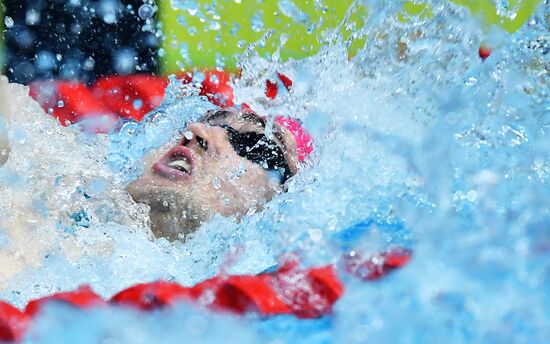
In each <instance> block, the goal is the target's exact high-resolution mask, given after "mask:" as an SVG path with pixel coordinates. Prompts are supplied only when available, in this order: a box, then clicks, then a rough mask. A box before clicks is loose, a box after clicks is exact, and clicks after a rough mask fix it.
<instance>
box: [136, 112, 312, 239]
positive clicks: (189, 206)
mask: <svg viewBox="0 0 550 344" xmlns="http://www.w3.org/2000/svg"><path fill="white" fill-rule="evenodd" d="M265 126H266V121H265V119H263V118H261V117H260V116H258V115H257V114H255V113H254V112H253V111H250V110H236V109H221V110H216V111H209V112H208V113H206V115H205V116H204V118H203V120H201V121H199V122H194V123H191V124H189V125H188V127H187V128H186V131H185V132H184V134H183V136H182V138H181V140H180V141H179V142H178V143H177V144H176V145H173V146H172V147H169V148H164V149H161V150H160V151H159V152H156V153H155V154H153V155H151V156H150V157H149V158H147V159H146V161H145V166H144V173H143V175H142V176H141V177H140V178H139V179H137V180H136V181H135V182H133V183H132V184H130V185H129V186H128V192H129V193H130V194H131V195H132V197H133V198H134V200H135V201H137V202H142V203H145V204H148V205H149V206H150V207H151V211H150V218H151V227H152V230H153V232H154V234H155V235H156V236H157V237H167V238H169V239H177V238H180V237H182V235H183V236H184V235H186V234H188V233H191V232H192V231H194V230H195V229H196V228H197V227H199V226H200V224H201V223H202V222H204V221H207V220H209V219H210V218H211V217H212V216H213V215H214V214H220V215H222V216H233V217H236V218H240V217H241V216H243V215H245V214H247V213H248V212H250V211H251V210H260V209H262V207H263V206H264V204H265V203H266V202H267V201H269V200H270V199H271V198H273V196H274V195H275V194H277V193H280V192H282V191H283V190H284V183H285V182H286V180H287V179H288V178H290V177H291V176H293V175H294V174H295V173H296V172H297V169H298V164H299V161H301V160H303V158H304V156H305V155H304V149H305V151H307V153H309V152H310V151H311V149H310V147H309V145H310V142H308V144H307V147H304V137H303V135H306V136H307V134H306V133H305V132H303V130H302V129H301V128H299V125H298V124H297V123H296V122H294V121H291V120H284V119H282V118H278V119H277V120H276V121H275V123H274V126H273V130H272V135H265ZM300 135H302V136H300Z"/></svg>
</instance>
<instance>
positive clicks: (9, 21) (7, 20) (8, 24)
mask: <svg viewBox="0 0 550 344" xmlns="http://www.w3.org/2000/svg"><path fill="white" fill-rule="evenodd" d="M4 24H6V27H7V28H8V29H11V28H12V27H13V24H14V21H13V18H12V17H10V16H6V17H5V18H4Z"/></svg>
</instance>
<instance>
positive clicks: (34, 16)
mask: <svg viewBox="0 0 550 344" xmlns="http://www.w3.org/2000/svg"><path fill="white" fill-rule="evenodd" d="M38 23H40V12H39V11H37V10H35V9H30V10H28V11H27V15H26V16H25V24H27V25H29V26H32V25H36V24H38Z"/></svg>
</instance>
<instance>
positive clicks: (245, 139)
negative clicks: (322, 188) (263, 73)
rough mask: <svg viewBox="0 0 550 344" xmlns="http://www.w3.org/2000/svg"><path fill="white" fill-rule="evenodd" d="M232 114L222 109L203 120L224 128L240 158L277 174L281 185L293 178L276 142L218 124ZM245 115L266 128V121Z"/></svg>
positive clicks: (257, 134)
mask: <svg viewBox="0 0 550 344" xmlns="http://www.w3.org/2000/svg"><path fill="white" fill-rule="evenodd" d="M230 113H231V112H230V111H228V110H225V109H221V110H218V111H215V112H213V113H211V114H209V115H208V116H207V117H206V118H205V119H203V120H204V121H205V122H206V123H208V124H210V125H213V126H218V127H220V128H223V129H224V130H225V131H226V132H227V137H228V139H229V143H230V144H231V146H232V147H233V149H234V150H235V152H236V153H237V154H238V155H239V156H241V157H243V158H245V159H247V160H249V161H251V162H253V163H256V164H258V165H260V166H261V167H262V168H264V169H265V170H267V171H275V172H277V173H278V174H279V177H280V182H281V184H282V183H284V182H286V181H287V180H288V179H289V178H290V177H292V171H291V170H290V167H289V166H288V163H287V162H286V160H285V155H284V153H283V151H282V150H281V147H280V146H279V145H278V144H277V143H276V142H275V141H273V140H271V139H269V138H268V137H267V136H266V135H265V134H261V133H257V132H253V131H247V132H239V131H238V130H236V129H235V128H233V127H230V126H229V125H226V124H223V123H216V122H217V121H216V119H218V118H220V117H221V118H223V117H226V116H228V115H229V114H230ZM244 115H246V116H247V117H248V118H249V119H250V120H252V121H255V122H257V124H259V125H260V126H262V127H265V121H264V120H263V119H262V118H260V117H257V116H255V115H254V116H252V115H251V114H244ZM199 144H201V145H206V142H204V143H201V142H199Z"/></svg>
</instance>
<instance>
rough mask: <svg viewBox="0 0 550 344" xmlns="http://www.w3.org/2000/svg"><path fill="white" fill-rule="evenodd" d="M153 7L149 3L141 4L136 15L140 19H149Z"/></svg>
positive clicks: (151, 15)
mask: <svg viewBox="0 0 550 344" xmlns="http://www.w3.org/2000/svg"><path fill="white" fill-rule="evenodd" d="M155 12H156V11H155V8H154V7H153V6H151V5H149V4H143V5H141V6H140V7H139V9H138V15H139V17H140V18H141V19H145V20H147V19H151V18H153V15H154V14H155Z"/></svg>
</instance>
